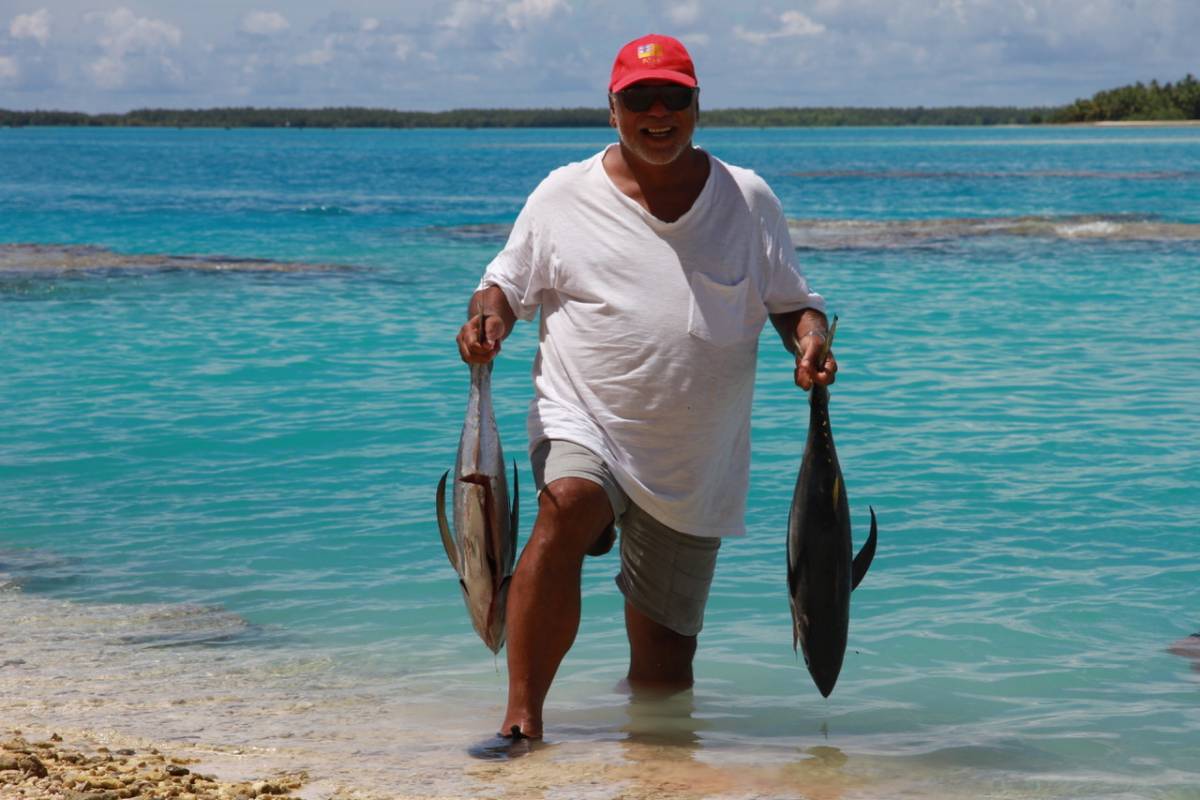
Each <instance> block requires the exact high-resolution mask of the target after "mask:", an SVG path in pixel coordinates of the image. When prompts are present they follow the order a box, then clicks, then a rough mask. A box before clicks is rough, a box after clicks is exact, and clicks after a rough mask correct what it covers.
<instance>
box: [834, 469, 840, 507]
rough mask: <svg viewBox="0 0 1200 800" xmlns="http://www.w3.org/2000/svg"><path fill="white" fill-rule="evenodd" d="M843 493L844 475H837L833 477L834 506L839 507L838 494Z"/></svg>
mask: <svg viewBox="0 0 1200 800" xmlns="http://www.w3.org/2000/svg"><path fill="white" fill-rule="evenodd" d="M841 493H842V476H841V475H837V476H835V477H834V479H833V507H834V508H837V507H838V496H839V495H840V494H841Z"/></svg>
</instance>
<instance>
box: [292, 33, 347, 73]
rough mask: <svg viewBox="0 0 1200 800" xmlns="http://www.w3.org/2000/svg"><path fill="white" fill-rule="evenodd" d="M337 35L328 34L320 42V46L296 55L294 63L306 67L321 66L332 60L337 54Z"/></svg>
mask: <svg viewBox="0 0 1200 800" xmlns="http://www.w3.org/2000/svg"><path fill="white" fill-rule="evenodd" d="M337 44H338V37H337V35H336V34H330V35H328V36H326V37H325V41H324V42H322V43H321V47H320V48H319V49H317V50H310V51H308V52H307V53H302V54H301V55H298V56H296V63H297V64H300V65H303V66H306V67H321V66H324V65H325V64H328V63H329V62H330V61H333V58H334V56H335V55H337V52H336V51H337Z"/></svg>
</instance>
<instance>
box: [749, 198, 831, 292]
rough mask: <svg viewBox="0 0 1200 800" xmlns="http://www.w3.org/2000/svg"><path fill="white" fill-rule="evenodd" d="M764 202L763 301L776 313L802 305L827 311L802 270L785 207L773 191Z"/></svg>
mask: <svg viewBox="0 0 1200 800" xmlns="http://www.w3.org/2000/svg"><path fill="white" fill-rule="evenodd" d="M768 194H769V197H768V198H767V201H766V202H764V203H763V215H762V216H763V219H762V226H763V250H764V253H765V258H766V262H767V263H766V273H767V280H766V290H765V291H764V292H763V302H764V304H765V305H766V307H767V311H768V312H770V313H772V314H786V313H787V312H789V311H796V310H798V309H801V308H812V309H816V310H817V311H821V312H824V311H825V298H823V297H821V295H819V294H817V293H816V292H814V291H813V290H812V289H810V288H809V286H808V279H807V278H805V277H804V272H803V271H802V270H801V269H800V262H799V260H798V259H797V258H796V248H795V246H794V245H793V244H792V235H791V234H790V233H789V232H788V224H787V217H785V216H784V215H783V206H782V205H780V203H779V199H778V198H776V197H775V195H774V194H772V193H769V192H768Z"/></svg>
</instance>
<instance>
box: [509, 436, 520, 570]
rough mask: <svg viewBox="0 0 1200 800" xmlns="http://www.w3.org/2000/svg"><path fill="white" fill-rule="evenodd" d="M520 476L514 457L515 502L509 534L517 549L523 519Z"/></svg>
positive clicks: (510, 518) (510, 519) (514, 548)
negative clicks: (518, 532)
mask: <svg viewBox="0 0 1200 800" xmlns="http://www.w3.org/2000/svg"><path fill="white" fill-rule="evenodd" d="M518 478H520V476H519V475H518V474H517V460H516V459H515V458H514V459H513V504H512V514H511V515H510V516H509V518H508V530H509V535H510V536H512V542H513V550H516V549H517V521H518V520H520V519H521V512H520V506H521V487H520V481H519V480H518Z"/></svg>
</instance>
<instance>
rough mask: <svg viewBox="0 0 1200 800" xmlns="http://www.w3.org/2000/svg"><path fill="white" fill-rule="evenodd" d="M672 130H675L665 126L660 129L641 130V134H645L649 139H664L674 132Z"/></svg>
mask: <svg viewBox="0 0 1200 800" xmlns="http://www.w3.org/2000/svg"><path fill="white" fill-rule="evenodd" d="M674 130H675V129H674V128H673V127H671V126H670V125H666V126H663V127H661V128H642V133H644V134H646V135H647V136H649V137H650V138H651V139H666V138H667V137H669V136H670V135H671V134H672V133H673V132H674Z"/></svg>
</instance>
